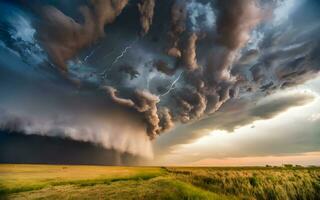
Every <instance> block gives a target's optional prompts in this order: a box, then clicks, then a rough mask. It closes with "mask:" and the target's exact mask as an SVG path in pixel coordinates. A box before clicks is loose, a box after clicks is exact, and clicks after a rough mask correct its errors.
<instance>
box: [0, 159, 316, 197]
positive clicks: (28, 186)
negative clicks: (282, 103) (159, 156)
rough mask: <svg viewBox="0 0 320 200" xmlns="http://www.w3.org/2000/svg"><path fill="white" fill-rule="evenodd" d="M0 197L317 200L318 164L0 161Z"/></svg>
mask: <svg viewBox="0 0 320 200" xmlns="http://www.w3.org/2000/svg"><path fill="white" fill-rule="evenodd" d="M0 199H126V200H127V199H128V200H130V199H137V200H138V199H139V200H140V199H187V200H189V199H190V200H193V199H194V200H196V199H199V200H200V199H213V200H214V199H221V200H224V199H306V200H307V199H311V200H312V199H320V169H319V168H303V169H295V168H293V169H283V168H176V167H173V168H160V167H104V166H62V165H0Z"/></svg>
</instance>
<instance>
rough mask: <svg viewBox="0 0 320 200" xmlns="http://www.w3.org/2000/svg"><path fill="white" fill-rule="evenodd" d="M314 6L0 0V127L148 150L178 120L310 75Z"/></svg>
mask: <svg viewBox="0 0 320 200" xmlns="http://www.w3.org/2000/svg"><path fill="white" fill-rule="evenodd" d="M317 9H319V3H318V2H317V1H312V0H309V1H308V0H304V1H299V2H295V1H293V0H272V1H266V0H229V1H225V0H212V1H210V0H168V1H161V0H88V1H84V0H73V1H62V0H61V1H51V0H45V1H39V0H33V1H22V0H21V1H20V0H16V1H1V2H0V13H1V14H0V89H1V90H0V92H1V97H0V111H1V114H0V126H1V127H0V128H2V129H9V130H15V131H21V132H23V133H26V134H41V135H47V136H59V137H67V138H71V139H74V140H80V141H87V142H92V143H96V144H100V145H102V146H104V147H105V148H109V149H115V150H117V151H120V152H127V153H131V154H134V155H138V156H144V157H149V158H150V157H152V140H153V139H156V138H157V137H158V136H159V135H161V134H163V133H165V132H167V131H169V130H174V128H175V127H176V126H177V125H179V124H185V123H188V124H191V123H195V124H196V123H198V121H200V122H201V121H203V120H205V119H207V118H208V117H210V116H211V115H214V116H217V117H218V116H222V117H223V116H224V115H223V114H219V115H215V113H216V112H217V111H221V112H223V110H226V109H224V107H225V105H226V104H227V105H228V106H229V107H230V106H231V107H232V105H234V106H237V105H242V104H243V105H246V106H245V108H244V109H246V110H248V108H249V107H250V103H252V102H251V101H250V99H252V98H255V99H263V98H265V97H266V96H268V95H270V94H273V93H275V92H276V91H279V90H282V89H285V88H290V87H294V86H296V85H298V84H301V83H304V82H305V81H307V80H309V79H311V78H314V77H315V76H317V74H318V72H319V69H320V66H319V63H320V61H319V53H320V25H319V19H320V16H319V14H318V13H317ZM251 107H254V106H253V105H252V106H251ZM238 109H240V111H239V112H240V113H241V108H238ZM243 112H245V110H244V111H243ZM226 116H227V114H226ZM221 120H222V119H217V121H221ZM241 120H243V121H246V120H245V119H241ZM222 121H223V120H222ZM223 123H224V122H221V124H223ZM216 126H219V125H216ZM221 126H222V125H221ZM170 134H174V131H171V132H170Z"/></svg>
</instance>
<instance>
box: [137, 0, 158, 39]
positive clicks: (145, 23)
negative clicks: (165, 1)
mask: <svg viewBox="0 0 320 200" xmlns="http://www.w3.org/2000/svg"><path fill="white" fill-rule="evenodd" d="M155 4H156V0H142V2H141V3H139V4H138V8H139V12H140V23H141V26H142V34H143V35H144V34H146V33H148V31H149V29H150V26H151V25H152V20H153V15H154V7H155Z"/></svg>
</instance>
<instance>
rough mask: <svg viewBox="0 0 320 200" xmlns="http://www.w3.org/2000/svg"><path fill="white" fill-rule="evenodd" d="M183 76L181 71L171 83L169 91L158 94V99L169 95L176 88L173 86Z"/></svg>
mask: <svg viewBox="0 0 320 200" xmlns="http://www.w3.org/2000/svg"><path fill="white" fill-rule="evenodd" d="M182 74H183V71H182V72H181V73H180V74H179V76H178V77H177V78H176V79H175V80H174V81H173V82H172V83H171V85H170V87H169V89H168V90H167V91H166V92H165V93H163V94H160V95H159V96H160V97H163V96H166V95H167V94H169V93H170V92H171V91H172V90H174V89H175V88H176V87H175V84H176V83H177V82H178V81H179V80H180V78H181V76H182Z"/></svg>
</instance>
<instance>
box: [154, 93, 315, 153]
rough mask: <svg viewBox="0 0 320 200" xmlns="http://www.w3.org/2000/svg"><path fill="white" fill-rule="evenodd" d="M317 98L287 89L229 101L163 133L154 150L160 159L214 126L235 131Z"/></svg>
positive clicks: (214, 128)
mask: <svg viewBox="0 0 320 200" xmlns="http://www.w3.org/2000/svg"><path fill="white" fill-rule="evenodd" d="M314 99H315V97H314V95H313V94H311V93H301V92H285V93H284V94H274V95H271V96H269V97H267V98H263V99H257V100H254V101H255V103H252V100H251V102H250V103H249V101H248V100H247V99H240V100H238V101H237V102H236V103H235V102H229V103H227V105H226V106H225V107H224V108H223V109H222V110H221V111H219V112H216V113H214V114H213V115H211V116H209V117H207V118H205V119H202V120H200V121H198V122H196V123H193V124H189V125H184V126H180V127H178V128H177V129H176V130H175V134H172V135H169V134H168V135H164V136H162V137H161V138H160V139H159V140H158V141H157V143H156V145H155V152H156V153H155V154H156V155H157V156H158V159H161V156H162V155H166V154H168V153H169V152H170V151H171V150H174V147H176V146H178V145H182V144H189V143H192V142H194V141H195V140H197V139H199V138H201V137H203V136H204V135H207V134H208V133H209V132H211V131H213V130H220V131H227V132H233V131H234V130H235V129H237V128H239V127H243V126H245V125H248V124H251V123H253V122H255V121H258V120H267V119H271V118H273V117H275V116H277V115H279V114H280V113H283V112H285V111H286V110H288V109H290V108H293V107H297V106H303V105H306V104H308V103H311V102H312V101H314ZM169 136H170V137H169Z"/></svg>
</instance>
